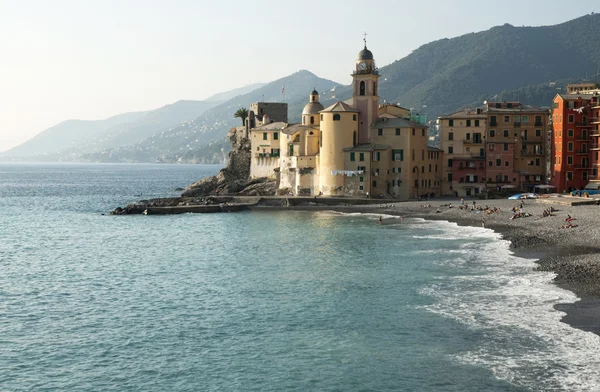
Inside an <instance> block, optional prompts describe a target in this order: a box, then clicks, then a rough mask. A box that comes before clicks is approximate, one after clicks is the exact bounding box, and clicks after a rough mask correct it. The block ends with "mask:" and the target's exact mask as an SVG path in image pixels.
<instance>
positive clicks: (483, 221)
mask: <svg viewBox="0 0 600 392" xmlns="http://www.w3.org/2000/svg"><path fill="white" fill-rule="evenodd" d="M481 227H485V218H484V217H481Z"/></svg>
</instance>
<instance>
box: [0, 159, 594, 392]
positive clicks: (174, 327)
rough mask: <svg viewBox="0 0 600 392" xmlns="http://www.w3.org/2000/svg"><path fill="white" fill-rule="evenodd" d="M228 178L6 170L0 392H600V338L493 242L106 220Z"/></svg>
mask: <svg viewBox="0 0 600 392" xmlns="http://www.w3.org/2000/svg"><path fill="white" fill-rule="evenodd" d="M218 169H219V167H217V166H211V165H179V166H178V165H140V164H138V165H108V164H103V165H97V164H48V165H42V164H1V165H0V212H1V214H0V239H1V241H0V271H1V272H0V389H1V390H11V391H12V390H14V391H19V390H44V391H100V390H102V391H111V390H128V391H136V390H137V391H218V390H219V391H220V390H223V391H285V390H298V391H306V390H318V391H367V390H378V391H387V390H389V391H554V390H556V391H563V390H568V391H595V390H598V389H599V388H600V383H599V381H600V375H599V374H598V371H597V369H598V368H599V365H600V363H599V362H600V361H599V360H598V359H597V353H598V352H599V351H600V338H599V337H598V336H597V335H594V334H591V333H587V332H583V331H580V330H576V329H573V328H571V327H569V326H568V325H566V324H564V323H561V322H560V318H561V317H562V313H560V312H558V311H556V310H554V309H553V305H554V304H556V303H569V302H574V301H575V300H576V297H575V296H574V295H573V294H572V293H570V292H568V291H565V290H562V289H560V288H558V287H556V286H554V285H553V284H552V283H551V279H552V275H551V274H549V273H544V272H536V271H534V267H535V264H534V262H533V261H532V260H527V259H523V258H519V257H515V256H514V255H513V254H512V253H511V252H510V251H509V247H508V243H507V242H505V241H502V240H501V239H500V237H499V235H497V234H495V233H494V232H492V231H489V230H486V229H481V228H470V227H458V226H456V225H454V224H451V223H445V222H427V221H422V220H409V219H406V220H404V222H401V221H400V220H398V219H396V218H393V217H384V218H385V219H384V224H383V225H378V224H377V216H370V215H364V214H338V213H333V212H294V211H269V210H267V211H258V212H244V213H231V214H186V215H172V216H142V215H139V216H108V215H105V216H103V215H101V214H102V213H107V212H108V211H109V210H111V209H113V208H115V207H117V206H122V205H124V204H126V203H128V202H132V201H135V200H136V199H139V198H141V197H143V198H150V197H162V196H169V195H173V196H174V195H176V194H177V193H178V192H174V191H173V189H174V188H176V187H183V186H185V185H187V184H188V183H191V182H193V181H195V180H198V179H200V178H202V177H204V176H206V175H210V174H214V173H216V172H217V171H218ZM140 194H141V195H142V196H139V195H140Z"/></svg>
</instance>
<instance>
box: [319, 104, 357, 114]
mask: <svg viewBox="0 0 600 392" xmlns="http://www.w3.org/2000/svg"><path fill="white" fill-rule="evenodd" d="M323 112H354V113H358V110H356V109H354V108H353V107H352V106H350V105H348V104H347V103H345V102H342V101H338V102H336V103H334V104H333V105H331V106H329V107H328V108H325V109H323V110H321V113H323Z"/></svg>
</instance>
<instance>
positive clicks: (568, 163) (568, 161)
mask: <svg viewBox="0 0 600 392" xmlns="http://www.w3.org/2000/svg"><path fill="white" fill-rule="evenodd" d="M572 164H573V157H572V156H571V155H569V156H568V157H567V165H572Z"/></svg>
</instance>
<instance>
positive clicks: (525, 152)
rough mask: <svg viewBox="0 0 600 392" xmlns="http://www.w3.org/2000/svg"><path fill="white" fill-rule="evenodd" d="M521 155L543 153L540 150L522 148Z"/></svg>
mask: <svg viewBox="0 0 600 392" xmlns="http://www.w3.org/2000/svg"><path fill="white" fill-rule="evenodd" d="M521 155H544V153H543V152H542V151H535V150H534V151H531V150H522V151H521Z"/></svg>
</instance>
